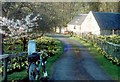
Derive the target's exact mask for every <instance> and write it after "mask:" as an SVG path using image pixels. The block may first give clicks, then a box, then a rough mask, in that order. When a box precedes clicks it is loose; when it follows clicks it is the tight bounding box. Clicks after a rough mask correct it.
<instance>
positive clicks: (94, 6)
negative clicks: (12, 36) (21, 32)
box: [2, 2, 120, 32]
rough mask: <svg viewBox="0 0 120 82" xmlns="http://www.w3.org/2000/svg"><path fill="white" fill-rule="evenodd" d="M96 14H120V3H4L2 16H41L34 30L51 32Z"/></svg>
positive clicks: (16, 17)
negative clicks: (90, 14) (84, 15)
mask: <svg viewBox="0 0 120 82" xmlns="http://www.w3.org/2000/svg"><path fill="white" fill-rule="evenodd" d="M89 11H96V12H120V2H54V3H53V2H49V3H46V2H41V3H38V2H3V3H2V15H3V16H5V17H7V18H14V19H21V18H24V17H25V16H26V15H28V14H30V13H34V14H40V16H41V18H42V19H41V20H38V21H36V22H38V23H39V26H38V27H35V29H34V30H37V31H42V32H49V31H53V29H55V27H62V26H66V25H67V23H68V22H69V21H70V20H71V19H72V18H73V17H74V16H75V15H77V14H81V13H86V14H87V13H89Z"/></svg>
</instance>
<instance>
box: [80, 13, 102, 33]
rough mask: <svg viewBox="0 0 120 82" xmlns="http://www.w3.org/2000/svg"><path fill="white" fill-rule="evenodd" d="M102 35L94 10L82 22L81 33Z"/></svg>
mask: <svg viewBox="0 0 120 82" xmlns="http://www.w3.org/2000/svg"><path fill="white" fill-rule="evenodd" d="M89 32H91V33H92V34H95V35H100V27H99V25H98V23H97V22H96V20H95V18H94V16H93V14H92V12H89V14H88V15H87V17H86V18H85V20H84V21H83V23H82V24H81V33H89Z"/></svg>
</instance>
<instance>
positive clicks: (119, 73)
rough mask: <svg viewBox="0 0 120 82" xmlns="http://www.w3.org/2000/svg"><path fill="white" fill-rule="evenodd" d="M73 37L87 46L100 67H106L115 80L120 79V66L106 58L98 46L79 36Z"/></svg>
mask: <svg viewBox="0 0 120 82" xmlns="http://www.w3.org/2000/svg"><path fill="white" fill-rule="evenodd" d="M72 39H74V40H76V41H78V42H79V43H80V44H82V45H83V46H85V47H86V48H87V49H88V50H89V51H90V53H91V55H92V57H93V58H94V59H95V60H96V62H97V63H98V64H99V65H100V67H101V68H102V69H104V70H105V71H106V72H107V74H108V75H110V76H111V77H112V79H113V80H118V79H119V80H120V67H118V66H116V65H114V64H113V63H111V62H110V61H109V60H108V59H106V58H105V57H104V55H103V54H101V53H100V51H99V50H98V49H97V48H96V47H93V45H92V44H90V43H88V42H85V41H83V40H82V39H80V38H78V37H72Z"/></svg>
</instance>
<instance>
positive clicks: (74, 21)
mask: <svg viewBox="0 0 120 82" xmlns="http://www.w3.org/2000/svg"><path fill="white" fill-rule="evenodd" d="M86 16H87V14H80V15H77V16H75V17H74V18H73V19H72V20H71V21H70V22H69V23H68V24H70V25H81V24H82V22H83V21H84V19H85V17H86Z"/></svg>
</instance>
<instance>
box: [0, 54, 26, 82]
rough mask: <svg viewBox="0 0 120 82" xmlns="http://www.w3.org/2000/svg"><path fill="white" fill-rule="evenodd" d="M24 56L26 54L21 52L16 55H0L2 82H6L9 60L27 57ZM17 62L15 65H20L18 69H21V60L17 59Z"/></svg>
mask: <svg viewBox="0 0 120 82" xmlns="http://www.w3.org/2000/svg"><path fill="white" fill-rule="evenodd" d="M25 54H27V53H26V52H21V53H18V54H4V55H0V61H1V62H0V63H1V64H2V66H3V69H2V81H4V82H7V74H8V73H7V69H8V65H9V63H8V62H10V60H11V59H13V58H16V57H21V56H22V57H26V56H27V55H25ZM18 61H19V62H17V63H20V68H21V67H22V65H21V63H22V62H21V60H20V58H19V60H18Z"/></svg>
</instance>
